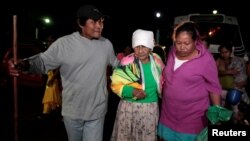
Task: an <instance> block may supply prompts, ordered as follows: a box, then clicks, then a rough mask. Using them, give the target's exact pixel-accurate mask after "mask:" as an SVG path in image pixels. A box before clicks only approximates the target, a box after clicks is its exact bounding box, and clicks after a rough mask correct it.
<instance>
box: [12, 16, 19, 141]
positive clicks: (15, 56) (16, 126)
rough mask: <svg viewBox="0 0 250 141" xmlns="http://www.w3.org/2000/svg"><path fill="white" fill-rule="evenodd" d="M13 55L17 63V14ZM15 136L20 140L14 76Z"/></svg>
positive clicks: (14, 20) (14, 24)
mask: <svg viewBox="0 0 250 141" xmlns="http://www.w3.org/2000/svg"><path fill="white" fill-rule="evenodd" d="M13 57H14V64H16V63H17V16H16V15H14V16H13ZM13 87H14V138H15V141H18V98H17V97H18V96H17V77H14V81H13Z"/></svg>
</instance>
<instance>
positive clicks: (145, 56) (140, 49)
mask: <svg viewBox="0 0 250 141" xmlns="http://www.w3.org/2000/svg"><path fill="white" fill-rule="evenodd" d="M134 53H135V56H136V57H137V58H139V59H140V61H141V62H142V63H147V62H148V61H149V54H150V53H151V49H150V48H147V47H145V46H142V45H139V46H136V47H135V48H134Z"/></svg>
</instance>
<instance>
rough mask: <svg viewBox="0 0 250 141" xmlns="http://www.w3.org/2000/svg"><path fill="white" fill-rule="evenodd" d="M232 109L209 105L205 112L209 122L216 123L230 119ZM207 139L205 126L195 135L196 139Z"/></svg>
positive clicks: (197, 140) (202, 140)
mask: <svg viewBox="0 0 250 141" xmlns="http://www.w3.org/2000/svg"><path fill="white" fill-rule="evenodd" d="M232 114H233V111H230V110H228V109H226V108H223V107H220V106H210V107H209V108H208V111H207V113H206V116H207V118H208V120H209V121H210V122H211V124H217V123H218V122H220V121H228V120H230V118H231V116H232ZM207 140H208V129H207V127H205V128H204V129H203V130H202V131H201V132H200V133H199V134H198V135H197V137H196V141H207Z"/></svg>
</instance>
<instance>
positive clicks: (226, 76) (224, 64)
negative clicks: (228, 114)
mask: <svg viewBox="0 0 250 141" xmlns="http://www.w3.org/2000/svg"><path fill="white" fill-rule="evenodd" d="M232 48H233V47H232V45H231V44H223V45H221V46H219V48H218V51H219V53H220V57H219V58H218V59H217V60H216V64H217V68H218V73H219V80H220V84H221V86H222V88H223V92H222V95H221V97H222V105H223V106H225V107H227V108H231V109H232V110H233V112H234V114H233V119H232V120H233V122H234V123H237V122H238V120H237V115H238V111H239V109H238V104H239V102H237V103H234V104H232V103H230V101H228V99H230V97H229V96H230V95H228V94H229V92H230V90H231V89H236V90H239V91H241V92H242V94H241V100H240V101H243V102H245V103H248V104H249V103H250V99H249V97H248V95H247V93H246V90H245V86H246V82H247V74H246V61H245V60H244V59H243V58H241V57H237V56H233V57H232Z"/></svg>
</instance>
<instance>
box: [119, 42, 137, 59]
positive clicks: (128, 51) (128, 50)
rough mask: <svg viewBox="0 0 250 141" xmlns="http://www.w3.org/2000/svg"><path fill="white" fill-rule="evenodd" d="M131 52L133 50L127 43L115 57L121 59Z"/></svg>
mask: <svg viewBox="0 0 250 141" xmlns="http://www.w3.org/2000/svg"><path fill="white" fill-rule="evenodd" d="M132 52H133V50H132V48H131V46H129V45H128V46H126V47H125V48H124V49H123V51H122V52H120V53H118V54H117V59H118V60H120V61H121V60H122V58H123V57H125V56H127V55H129V54H130V53H132Z"/></svg>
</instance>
